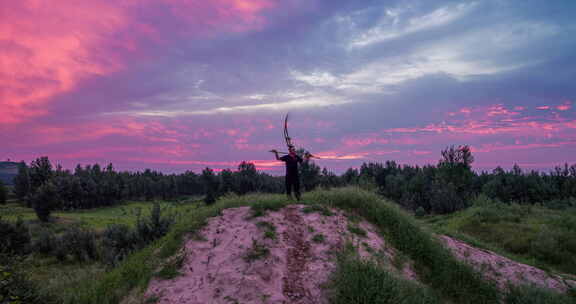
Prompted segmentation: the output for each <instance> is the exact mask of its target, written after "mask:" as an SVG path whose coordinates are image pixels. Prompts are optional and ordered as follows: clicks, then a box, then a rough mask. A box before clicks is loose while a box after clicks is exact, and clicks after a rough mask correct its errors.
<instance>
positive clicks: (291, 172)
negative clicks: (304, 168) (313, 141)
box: [272, 146, 310, 200]
mask: <svg viewBox="0 0 576 304" xmlns="http://www.w3.org/2000/svg"><path fill="white" fill-rule="evenodd" d="M272 152H274V154H275V155H276V159H277V160H281V161H283V162H285V163H286V194H287V195H288V197H289V198H290V199H292V188H294V195H295V196H296V200H300V177H299V176H298V164H299V163H302V162H303V161H304V160H303V159H302V157H300V156H298V155H297V154H296V149H294V147H293V146H290V147H288V152H289V153H288V154H287V155H284V156H282V157H278V151H276V150H272ZM304 158H305V159H306V160H308V159H309V158H310V154H308V153H306V154H305V155H304Z"/></svg>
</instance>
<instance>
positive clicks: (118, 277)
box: [60, 188, 564, 304]
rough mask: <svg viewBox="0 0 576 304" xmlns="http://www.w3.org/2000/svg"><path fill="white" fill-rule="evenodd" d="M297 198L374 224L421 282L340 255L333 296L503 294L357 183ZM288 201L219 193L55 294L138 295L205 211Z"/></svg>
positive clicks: (360, 299) (103, 298)
mask: <svg viewBox="0 0 576 304" xmlns="http://www.w3.org/2000/svg"><path fill="white" fill-rule="evenodd" d="M303 198H304V199H303V202H304V203H307V204H321V205H323V206H329V207H336V208H340V209H344V210H348V211H350V212H351V213H355V214H357V215H360V216H362V217H364V218H366V219H367V220H368V221H370V222H372V223H373V224H375V225H376V226H377V227H379V229H380V230H381V232H382V233H383V234H384V235H385V237H386V238H387V240H388V241H389V242H390V243H391V244H392V245H393V246H394V247H396V248H397V249H398V250H399V251H400V252H401V254H402V255H403V256H407V257H410V258H411V259H412V260H413V261H414V263H415V268H416V271H417V273H418V275H419V278H420V279H421V280H422V282H423V283H425V284H426V285H427V286H428V287H424V286H421V285H418V284H417V283H412V282H408V281H405V280H403V279H401V278H398V277H395V276H394V275H392V274H390V273H388V272H386V271H385V270H383V269H381V268H379V267H378V266H376V265H374V264H370V262H366V261H362V260H359V259H356V258H350V256H342V257H340V258H339V261H338V265H339V267H338V271H337V272H336V273H335V274H334V276H333V278H334V279H333V281H332V282H333V283H332V294H333V297H332V298H331V299H332V302H333V303H336V304H340V303H438V302H440V299H441V300H442V301H447V302H450V303H498V302H499V301H500V300H502V298H500V294H499V292H498V290H497V289H496V287H495V286H494V285H493V284H491V283H489V282H487V281H484V280H483V279H482V278H481V277H480V274H479V273H477V272H475V271H474V270H473V269H472V268H471V267H469V266H467V265H465V264H463V263H462V262H460V261H458V260H456V259H455V258H454V257H453V255H452V254H451V253H450V252H449V251H448V250H447V249H445V248H444V247H443V246H442V245H441V244H440V243H439V241H438V240H436V239H435V238H434V237H433V236H431V235H430V234H429V233H427V232H426V231H424V230H423V229H421V228H420V227H419V226H418V225H417V224H416V222H415V220H414V219H413V218H412V217H411V216H409V215H408V214H406V213H405V212H403V211H402V210H400V209H399V208H397V207H396V206H395V205H394V204H392V203H389V202H387V201H384V200H382V199H381V198H380V197H379V196H377V195H376V194H373V193H370V192H367V191H364V190H361V189H359V188H341V189H332V190H330V191H327V190H318V191H314V192H310V193H306V194H305V195H304V197H303ZM290 203H292V202H290V201H287V200H286V198H285V196H284V195H270V194H250V195H245V196H235V195H232V196H227V197H223V198H221V199H220V200H219V201H217V202H216V203H215V204H213V205H211V206H206V207H202V208H198V209H194V210H193V211H194V212H192V213H187V214H186V216H181V217H179V218H178V219H177V222H176V223H175V224H174V226H173V228H172V229H171V230H170V232H169V233H168V234H167V235H166V236H164V237H163V238H161V239H158V240H156V241H155V242H153V243H152V244H151V245H149V246H148V247H146V248H144V249H143V250H140V251H138V252H135V253H131V254H129V255H128V256H127V257H126V259H125V260H123V261H122V262H121V263H120V264H119V265H118V267H116V268H114V269H112V270H110V271H107V272H103V273H99V274H98V275H95V276H94V277H92V278H90V280H85V281H83V282H82V283H80V284H77V285H76V286H74V287H73V288H69V289H67V290H65V292H64V293H63V294H62V295H61V296H60V298H61V299H62V302H63V303H79V304H84V303H86V304H92V303H93V304H96V303H98V304H112V303H119V302H120V301H121V300H122V299H123V298H124V297H125V296H126V295H134V294H135V293H137V294H140V295H142V294H143V291H145V289H146V288H147V286H148V284H149V282H150V280H151V278H152V277H153V276H154V275H155V274H156V273H157V272H158V270H159V269H160V268H161V266H162V265H163V264H165V261H166V259H168V258H169V257H173V256H174V255H175V254H177V253H178V252H179V250H180V249H181V248H182V246H183V242H184V240H185V239H186V236H187V235H188V236H192V235H194V234H195V233H197V232H198V231H199V229H201V228H202V227H203V226H204V225H205V224H206V222H207V220H208V218H210V217H213V216H217V215H219V214H221V212H222V210H224V209H226V208H234V207H240V206H252V215H253V216H259V215H262V214H264V213H265V212H267V210H278V209H280V208H282V207H284V206H286V205H288V204H290ZM529 292H531V291H530V290H528V291H526V290H524V289H523V290H519V291H517V292H516V293H511V294H509V295H507V296H508V298H507V299H523V297H526V296H527V295H526V293H529ZM528 296H529V295H528ZM510 301H512V300H510ZM511 303H512V302H511ZM514 303H524V302H514ZM526 303H531V302H526ZM543 303H564V302H543Z"/></svg>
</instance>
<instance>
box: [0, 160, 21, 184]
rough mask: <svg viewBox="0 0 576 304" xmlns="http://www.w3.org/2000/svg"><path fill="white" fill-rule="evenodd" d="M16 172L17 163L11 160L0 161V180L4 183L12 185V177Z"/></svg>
mask: <svg viewBox="0 0 576 304" xmlns="http://www.w3.org/2000/svg"><path fill="white" fill-rule="evenodd" d="M17 174H18V163H16V162H11V161H3V162H0V180H2V182H4V184H7V185H12V184H13V183H14V182H13V179H14V177H15V176H16V175H17Z"/></svg>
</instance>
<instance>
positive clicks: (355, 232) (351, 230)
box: [348, 225, 366, 237]
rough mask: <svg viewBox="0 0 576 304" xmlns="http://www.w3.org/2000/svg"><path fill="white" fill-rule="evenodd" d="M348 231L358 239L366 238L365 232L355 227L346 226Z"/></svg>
mask: <svg viewBox="0 0 576 304" xmlns="http://www.w3.org/2000/svg"><path fill="white" fill-rule="evenodd" d="M348 231H350V232H352V233H354V234H356V235H358V236H360V237H366V230H364V229H362V228H360V227H359V226H357V225H348Z"/></svg>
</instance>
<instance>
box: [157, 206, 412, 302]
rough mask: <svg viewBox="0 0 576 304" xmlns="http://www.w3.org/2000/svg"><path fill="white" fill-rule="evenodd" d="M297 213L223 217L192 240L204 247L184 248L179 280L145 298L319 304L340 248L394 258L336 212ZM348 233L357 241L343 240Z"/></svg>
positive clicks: (243, 212)
mask: <svg viewBox="0 0 576 304" xmlns="http://www.w3.org/2000/svg"><path fill="white" fill-rule="evenodd" d="M303 208H304V206H302V205H291V206H288V207H286V208H284V209H282V210H280V211H278V212H268V213H267V214H266V215H265V216H262V217H257V218H253V219H249V217H250V208H249V207H241V208H234V209H227V210H224V211H223V215H222V216H219V217H214V218H211V219H210V220H209V221H208V224H207V225H206V227H204V228H203V229H202V231H201V232H200V234H201V235H202V236H203V237H204V238H205V240H193V239H190V240H188V241H187V242H186V246H185V251H186V254H187V259H186V261H185V263H184V266H183V268H182V269H181V273H182V276H179V277H177V278H175V279H172V280H153V281H152V282H151V284H150V286H149V288H148V291H147V293H146V295H147V296H154V295H155V296H156V297H158V298H159V299H160V300H159V301H158V302H157V303H202V304H204V303H326V302H327V301H326V296H325V292H324V289H323V288H322V285H323V283H325V282H326V281H327V280H328V277H329V275H330V273H332V271H333V270H334V269H335V253H336V252H337V250H338V249H339V248H341V246H342V245H343V243H344V242H345V241H346V240H350V241H352V242H353V243H354V244H356V245H357V246H358V247H359V253H360V255H361V256H363V257H366V258H369V257H374V256H379V257H380V258H385V259H393V254H394V253H393V252H394V251H393V250H392V249H385V246H384V241H383V240H382V238H380V237H379V236H378V234H377V230H376V228H375V227H373V226H372V225H370V224H368V223H367V222H360V223H356V224H354V223H352V224H351V223H350V222H349V220H348V218H347V217H346V216H345V215H344V213H342V212H341V211H336V210H331V212H332V213H333V215H331V216H328V215H321V214H320V213H318V212H313V213H304V212H303ZM350 225H352V226H353V227H359V228H361V229H360V234H364V233H362V231H364V232H365V236H359V235H357V234H358V232H356V233H357V234H354V233H351V232H350V228H349V226H350ZM357 231H358V230H357ZM408 266H409V265H408ZM408 266H406V267H405V268H406V269H407V267H408ZM404 272H405V273H406V274H407V276H411V277H413V276H414V275H413V271H410V270H404Z"/></svg>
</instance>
